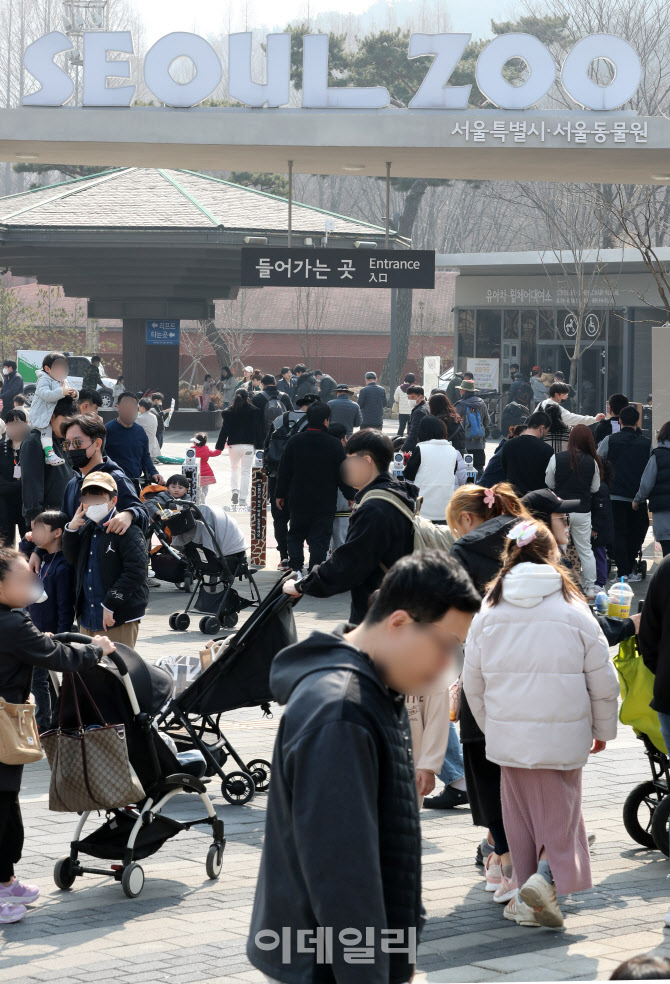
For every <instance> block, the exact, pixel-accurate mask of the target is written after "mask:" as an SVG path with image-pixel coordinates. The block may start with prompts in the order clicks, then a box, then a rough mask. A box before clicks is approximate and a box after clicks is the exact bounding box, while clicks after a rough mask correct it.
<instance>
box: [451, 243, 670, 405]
mask: <svg viewBox="0 0 670 984" xmlns="http://www.w3.org/2000/svg"><path fill="white" fill-rule="evenodd" d="M658 252H659V254H661V258H662V259H663V260H665V259H666V258H668V259H670V249H668V248H661V249H659V251H658ZM662 254H667V257H666V256H663V255H662ZM436 264H437V266H438V267H439V268H442V269H444V268H446V269H451V270H454V271H456V272H457V273H458V276H457V278H456V287H455V305H454V312H453V317H454V321H453V324H454V336H455V337H454V353H455V357H454V364H455V366H456V368H457V369H459V370H465V369H467V368H468V362H467V360H468V359H473V358H477V359H497V360H500V382H501V388H502V390H503V391H504V390H505V389H507V388H508V387H509V385H510V383H511V376H510V366H511V365H513V364H515V363H516V364H518V365H519V366H520V367H521V371H522V372H523V373H524V374H528V373H529V372H530V370H531V368H532V367H533V366H535V365H539V366H541V367H542V368H543V369H545V370H546V371H551V372H555V371H557V370H562V371H563V373H564V374H565V377H566V379H568V377H569V375H570V356H571V355H572V354H573V352H574V348H575V335H576V334H577V325H578V321H579V320H581V321H582V341H581V344H580V350H581V351H582V356H581V358H580V360H579V368H578V373H577V380H576V389H577V404H578V406H579V409H580V410H581V411H582V412H583V413H589V414H593V413H598V412H600V411H601V410H604V408H605V403H606V400H607V397H608V395H609V394H611V393H616V392H623V393H625V394H626V395H627V396H628V397H629V398H630V399H631V400H634V401H636V402H640V403H647V401H648V397H649V395H650V393H651V392H652V357H651V350H652V328H653V327H654V326H658V325H662V324H663V323H664V322H665V320H666V319H665V312H664V311H663V310H662V309H660V308H659V307H657V306H656V305H657V304H658V291H657V289H656V286H655V284H654V281H653V278H652V277H651V275H650V274H649V273H648V272H647V271H646V268H645V266H644V263H643V262H642V260H641V258H640V255H639V253H638V252H637V251H636V250H632V249H631V250H621V249H608V250H599V251H596V250H594V251H589V252H584V253H583V254H581V255H579V256H577V257H574V256H572V255H571V254H568V253H554V252H547V253H538V252H527V253H463V254H452V255H448V254H440V255H438V256H437V257H436Z"/></svg>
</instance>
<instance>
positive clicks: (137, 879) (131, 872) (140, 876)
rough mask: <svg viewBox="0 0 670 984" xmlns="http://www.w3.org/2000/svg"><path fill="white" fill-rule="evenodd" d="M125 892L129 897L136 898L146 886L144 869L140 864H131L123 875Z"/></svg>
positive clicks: (122, 885)
mask: <svg viewBox="0 0 670 984" xmlns="http://www.w3.org/2000/svg"><path fill="white" fill-rule="evenodd" d="M121 888H122V889H123V894H124V895H126V896H127V897H128V898H129V899H136V898H137V896H138V895H139V894H140V892H141V891H142V889H143V888H144V871H143V870H142V868H141V867H140V865H139V864H129V865H128V867H127V868H124V869H123V874H122V875H121Z"/></svg>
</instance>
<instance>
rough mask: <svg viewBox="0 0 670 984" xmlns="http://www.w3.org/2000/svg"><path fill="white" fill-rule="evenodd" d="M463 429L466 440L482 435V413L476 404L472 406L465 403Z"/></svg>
mask: <svg viewBox="0 0 670 984" xmlns="http://www.w3.org/2000/svg"><path fill="white" fill-rule="evenodd" d="M463 430H464V431H465V439H466V441H469V440H478V439H480V438H482V437H484V425H483V424H482V415H481V411H480V409H479V407H478V406H476V407H473V406H469V405H467V404H466V407H465V414H464V418H463Z"/></svg>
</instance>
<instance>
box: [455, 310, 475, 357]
mask: <svg viewBox="0 0 670 984" xmlns="http://www.w3.org/2000/svg"><path fill="white" fill-rule="evenodd" d="M474 354H475V312H474V311H473V310H472V308H461V309H459V311H458V352H457V357H456V368H457V369H459V370H460V371H461V372H464V371H465V370H466V369H467V364H466V361H465V360H466V359H472V358H473V357H474Z"/></svg>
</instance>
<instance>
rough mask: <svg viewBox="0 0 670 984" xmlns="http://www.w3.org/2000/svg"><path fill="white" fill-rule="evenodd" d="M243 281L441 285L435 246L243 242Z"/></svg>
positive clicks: (305, 284) (246, 283) (270, 284)
mask: <svg viewBox="0 0 670 984" xmlns="http://www.w3.org/2000/svg"><path fill="white" fill-rule="evenodd" d="M240 284H241V286H242V287H419V288H424V289H429V290H430V289H432V288H433V287H434V286H435V252H434V250H432V249H403V250H393V249H330V248H325V249H286V248H284V247H281V246H275V247H260V248H256V247H253V246H244V247H242V275H241V279H240Z"/></svg>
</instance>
